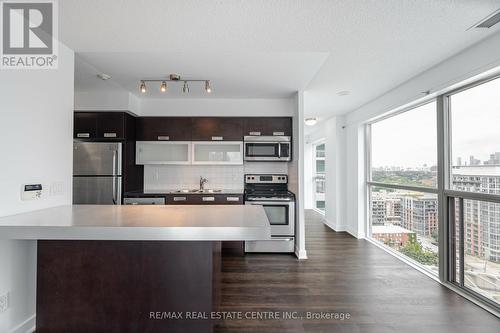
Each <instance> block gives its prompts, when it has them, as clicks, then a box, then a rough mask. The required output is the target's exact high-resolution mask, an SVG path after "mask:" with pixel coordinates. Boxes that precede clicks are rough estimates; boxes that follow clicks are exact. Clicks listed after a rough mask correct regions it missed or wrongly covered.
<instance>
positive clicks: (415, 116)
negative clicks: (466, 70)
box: [371, 79, 500, 169]
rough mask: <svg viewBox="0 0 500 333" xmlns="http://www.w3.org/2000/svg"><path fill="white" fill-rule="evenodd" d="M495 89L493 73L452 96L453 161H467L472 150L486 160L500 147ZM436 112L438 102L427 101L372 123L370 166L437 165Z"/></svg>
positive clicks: (499, 86) (499, 88)
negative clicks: (485, 80) (486, 80)
mask: <svg viewBox="0 0 500 333" xmlns="http://www.w3.org/2000/svg"><path fill="white" fill-rule="evenodd" d="M499 91H500V80H498V79H497V80H492V81H489V82H486V83H483V84H482V85H480V86H477V87H473V88H470V89H467V90H465V91H462V92H459V93H457V94H454V95H452V96H451V98H450V109H451V127H452V145H451V146H452V163H453V165H457V160H458V158H461V159H462V161H463V163H465V162H467V164H469V158H470V156H474V158H475V159H478V160H480V161H481V162H484V161H487V160H489V159H490V154H493V153H495V152H500V131H499V130H498V124H500V112H499V110H500V98H498V94H499ZM471 114H473V115H474V116H473V117H471V116H470V115H471ZM436 117H437V116H436V103H435V102H431V103H428V104H425V105H423V106H420V107H417V108H416V109H414V110H410V111H408V112H405V113H402V114H400V115H396V116H394V117H391V118H389V119H385V120H383V121H380V122H375V123H373V124H372V139H371V141H372V161H371V163H372V167H374V168H377V167H400V168H414V169H415V168H421V167H423V166H424V165H427V166H428V167H431V166H435V165H437V144H436V143H437V137H436V126H437V124H436ZM408 124H412V126H408ZM387 147H391V149H387ZM410 147H411V148H410ZM409 148H410V149H409ZM481 164H482V163H481Z"/></svg>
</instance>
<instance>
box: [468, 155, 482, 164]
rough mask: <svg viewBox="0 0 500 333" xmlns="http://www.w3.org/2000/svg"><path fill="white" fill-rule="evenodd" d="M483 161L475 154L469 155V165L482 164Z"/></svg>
mask: <svg viewBox="0 0 500 333" xmlns="http://www.w3.org/2000/svg"><path fill="white" fill-rule="evenodd" d="M480 164H481V161H480V160H478V159H475V158H474V156H472V155H471V156H470V157H469V166H474V165H480Z"/></svg>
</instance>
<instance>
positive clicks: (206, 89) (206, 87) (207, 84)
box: [205, 80, 212, 94]
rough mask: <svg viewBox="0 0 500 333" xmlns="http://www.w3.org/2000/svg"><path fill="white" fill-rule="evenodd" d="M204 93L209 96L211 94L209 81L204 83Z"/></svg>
mask: <svg viewBox="0 0 500 333" xmlns="http://www.w3.org/2000/svg"><path fill="white" fill-rule="evenodd" d="M205 91H206V92H207V93H209V94H210V93H211V92H212V87H210V81H208V80H207V81H205Z"/></svg>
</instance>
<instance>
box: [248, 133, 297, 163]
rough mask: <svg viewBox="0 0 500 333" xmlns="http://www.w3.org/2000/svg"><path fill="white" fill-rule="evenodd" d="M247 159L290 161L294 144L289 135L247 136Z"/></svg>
mask: <svg viewBox="0 0 500 333" xmlns="http://www.w3.org/2000/svg"><path fill="white" fill-rule="evenodd" d="M244 143H245V145H244V146H245V148H244V152H245V155H244V159H245V161H290V160H291V159H292V145H291V141H290V137H289V136H245V138H244Z"/></svg>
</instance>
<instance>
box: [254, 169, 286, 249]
mask: <svg viewBox="0 0 500 333" xmlns="http://www.w3.org/2000/svg"><path fill="white" fill-rule="evenodd" d="M245 204H246V205H262V206H263V207H264V210H265V212H266V214H267V218H268V219H269V223H270V224H271V237H272V239H271V240H269V241H249V242H245V252H294V251H295V196H294V195H293V193H291V192H290V191H288V176H287V175H255V174H252V175H250V174H249V175H245Z"/></svg>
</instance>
